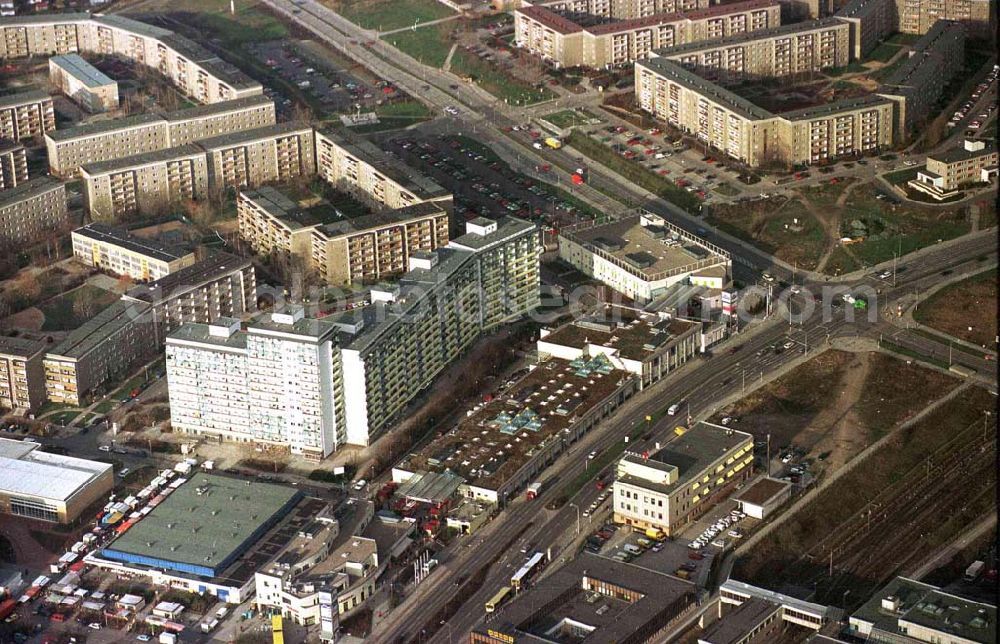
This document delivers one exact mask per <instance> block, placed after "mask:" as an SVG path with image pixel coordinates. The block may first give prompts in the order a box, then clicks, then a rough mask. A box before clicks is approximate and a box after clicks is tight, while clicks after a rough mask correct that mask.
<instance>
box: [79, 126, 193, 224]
mask: <svg viewBox="0 0 1000 644" xmlns="http://www.w3.org/2000/svg"><path fill="white" fill-rule="evenodd" d="M80 176H81V178H82V179H83V182H84V201H85V203H86V206H87V211H88V212H89V213H90V216H91V218H93V219H95V220H103V221H120V220H122V219H125V218H127V217H130V216H132V215H137V214H142V215H145V214H157V213H162V212H164V211H166V210H167V209H169V208H171V207H179V206H180V205H181V204H182V203H183V202H185V201H189V200H191V201H195V200H200V199H204V198H206V197H207V196H208V160H207V157H206V155H205V151H204V150H202V149H201V148H199V147H198V146H196V145H191V144H189V145H181V146H178V147H173V148H166V149H164V150H155V151H153V152H144V153H142V154H137V155H133V156H128V157H124V158H121V159H114V160H111V161H99V162H96V163H87V164H84V165H83V166H81V168H80Z"/></svg>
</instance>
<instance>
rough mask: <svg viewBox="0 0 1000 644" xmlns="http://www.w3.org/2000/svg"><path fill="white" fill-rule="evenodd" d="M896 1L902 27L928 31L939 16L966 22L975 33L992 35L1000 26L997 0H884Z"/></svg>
mask: <svg viewBox="0 0 1000 644" xmlns="http://www.w3.org/2000/svg"><path fill="white" fill-rule="evenodd" d="M883 2H889V3H894V4H895V8H896V11H897V13H898V25H899V31H901V32H903V33H904V34H925V33H927V32H929V31H930V30H931V29H932V28H933V27H934V23H936V22H937V21H938V20H955V21H957V22H960V23H962V25H963V26H964V27H965V28H966V30H967V31H968V32H969V34H971V35H975V36H977V37H981V38H982V37H986V38H988V37H990V36H992V35H994V32H995V30H996V19H997V16H996V12H997V6H996V2H994V1H993V0H883Z"/></svg>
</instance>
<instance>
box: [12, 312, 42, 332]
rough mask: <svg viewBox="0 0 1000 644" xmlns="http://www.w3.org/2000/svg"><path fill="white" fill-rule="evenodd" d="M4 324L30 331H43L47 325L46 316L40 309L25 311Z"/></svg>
mask: <svg viewBox="0 0 1000 644" xmlns="http://www.w3.org/2000/svg"><path fill="white" fill-rule="evenodd" d="M4 324H5V325H7V326H10V327H13V328H17V329H27V330H29V331H41V330H42V326H43V325H44V324H45V314H44V313H42V312H41V310H40V309H38V307H34V306H33V307H31V308H30V309H25V310H23V311H21V312H20V313H15V314H14V315H11V316H10V317H8V318H7V319H6V320H4Z"/></svg>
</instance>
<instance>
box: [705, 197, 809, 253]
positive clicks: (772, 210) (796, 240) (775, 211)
mask: <svg viewBox="0 0 1000 644" xmlns="http://www.w3.org/2000/svg"><path fill="white" fill-rule="evenodd" d="M776 202H777V200H774V199H771V200H763V199H761V200H758V201H754V202H752V203H750V204H725V205H715V206H712V208H711V209H710V210H709V214H708V215H706V217H705V220H706V221H707V222H708V223H710V224H712V225H713V226H717V227H718V228H720V229H721V230H724V231H725V232H727V233H729V234H730V235H733V236H735V237H739V238H740V239H745V240H747V241H749V242H751V243H752V244H753V245H754V246H756V247H757V248H760V249H761V250H763V251H765V252H768V253H771V254H772V255H774V256H775V257H777V258H779V259H781V260H784V261H786V262H788V263H796V264H798V265H799V266H800V267H802V268H806V269H810V270H811V269H813V268H815V267H816V263H817V262H818V261H819V258H820V256H821V255H822V254H823V249H824V248H826V244H827V239H826V234H825V232H824V230H823V227H822V226H821V225H820V223H819V222H818V221H816V218H815V217H813V216H812V215H811V214H810V213H809V212H808V211H807V210H806V208H805V206H804V205H803V204H802V202H800V201H798V200H795V201H791V202H788V201H786V202H782V203H776ZM796 220H797V221H796Z"/></svg>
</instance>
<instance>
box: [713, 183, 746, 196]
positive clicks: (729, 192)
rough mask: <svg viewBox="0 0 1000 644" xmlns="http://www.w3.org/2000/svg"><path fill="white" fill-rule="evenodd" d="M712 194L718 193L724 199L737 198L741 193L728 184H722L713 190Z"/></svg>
mask: <svg viewBox="0 0 1000 644" xmlns="http://www.w3.org/2000/svg"><path fill="white" fill-rule="evenodd" d="M712 192H717V193H719V194H720V195H722V196H723V197H735V196H736V195H738V194H740V191H739V190H737V189H736V188H734V187H732V186H731V185H729V184H728V183H720V184H719V185H717V186H715V187H714V188H712Z"/></svg>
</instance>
